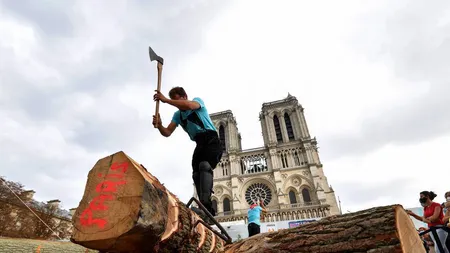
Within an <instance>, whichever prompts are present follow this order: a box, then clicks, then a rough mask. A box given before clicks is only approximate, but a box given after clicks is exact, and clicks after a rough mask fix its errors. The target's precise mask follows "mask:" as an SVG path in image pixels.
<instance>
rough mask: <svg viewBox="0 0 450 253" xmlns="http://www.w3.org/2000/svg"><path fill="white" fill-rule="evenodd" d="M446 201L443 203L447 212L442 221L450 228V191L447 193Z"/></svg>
mask: <svg viewBox="0 0 450 253" xmlns="http://www.w3.org/2000/svg"><path fill="white" fill-rule="evenodd" d="M445 201H446V202H445V203H444V204H443V205H444V210H445V212H444V217H443V218H442V222H443V223H444V225H447V227H449V228H450V222H449V220H450V191H449V192H446V193H445Z"/></svg>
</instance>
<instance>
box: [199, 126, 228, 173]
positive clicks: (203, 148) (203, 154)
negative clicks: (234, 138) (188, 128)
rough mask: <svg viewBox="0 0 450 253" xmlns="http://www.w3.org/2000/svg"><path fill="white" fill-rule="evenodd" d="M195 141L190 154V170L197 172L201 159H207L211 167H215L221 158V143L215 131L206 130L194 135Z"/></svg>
mask: <svg viewBox="0 0 450 253" xmlns="http://www.w3.org/2000/svg"><path fill="white" fill-rule="evenodd" d="M195 142H196V143H197V145H196V147H195V149H194V154H193V155H192V170H193V172H198V165H199V164H200V162H202V161H207V162H208V163H209V165H210V166H211V169H213V170H214V169H215V168H216V166H217V164H218V163H219V162H220V159H221V158H222V153H223V150H222V145H221V142H220V139H219V136H218V134H217V132H216V131H207V132H205V133H199V134H197V136H195Z"/></svg>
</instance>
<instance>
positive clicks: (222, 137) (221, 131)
mask: <svg viewBox="0 0 450 253" xmlns="http://www.w3.org/2000/svg"><path fill="white" fill-rule="evenodd" d="M219 139H220V144H221V145H222V150H223V151H226V143H225V127H224V126H223V125H222V124H220V126H219Z"/></svg>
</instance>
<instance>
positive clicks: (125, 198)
mask: <svg viewBox="0 0 450 253" xmlns="http://www.w3.org/2000/svg"><path fill="white" fill-rule="evenodd" d="M199 219H201V218H200V217H199V216H198V215H197V214H196V213H194V212H193V211H192V210H191V209H189V208H187V207H186V205H185V204H183V203H182V202H181V201H180V200H179V199H178V198H177V197H176V196H175V195H174V194H172V193H171V192H169V191H168V190H167V189H166V188H165V187H164V186H163V185H162V184H161V183H160V182H159V181H158V179H157V178H155V177H154V176H153V175H151V174H150V173H149V172H148V171H147V170H146V169H145V168H144V167H143V166H142V165H140V164H138V163H137V162H135V161H134V160H133V159H131V158H130V157H128V156H127V155H126V154H125V153H124V152H122V151H120V152H117V153H115V154H112V155H110V156H107V157H105V158H102V159H100V160H99V161H98V162H97V163H96V164H95V165H94V167H93V168H92V169H91V171H90V172H89V175H88V179H87V183H86V187H85V191H84V195H83V198H82V200H81V201H80V205H79V206H78V208H77V210H76V212H75V214H74V216H73V224H74V231H73V233H72V236H71V239H70V240H71V241H72V242H74V243H76V244H79V245H82V246H83V247H86V248H89V249H95V250H99V251H102V252H110V253H115V252H192V251H197V252H219V251H221V250H223V247H224V245H225V242H224V241H223V240H222V239H221V238H220V237H219V236H217V235H215V234H214V233H212V232H211V231H210V230H209V229H207V228H206V227H205V226H204V225H203V224H198V225H197V226H194V224H195V223H196V222H197V220H199Z"/></svg>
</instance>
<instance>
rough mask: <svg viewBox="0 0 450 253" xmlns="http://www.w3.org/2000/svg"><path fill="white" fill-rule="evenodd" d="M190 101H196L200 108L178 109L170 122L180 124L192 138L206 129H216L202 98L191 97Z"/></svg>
mask: <svg viewBox="0 0 450 253" xmlns="http://www.w3.org/2000/svg"><path fill="white" fill-rule="evenodd" d="M192 101H196V102H198V103H199V104H200V108H198V109H196V110H186V111H181V110H178V111H176V112H175V113H174V114H173V117H172V122H174V123H175V124H176V125H177V126H178V125H181V126H182V127H183V129H184V131H185V132H186V133H188V134H189V138H191V140H194V138H195V136H196V135H197V134H198V133H202V132H205V131H206V130H213V131H217V130H216V127H215V126H214V124H213V123H212V121H211V118H210V117H209V114H208V110H206V107H205V103H203V100H202V99H201V98H198V97H196V98H194V99H192Z"/></svg>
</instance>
